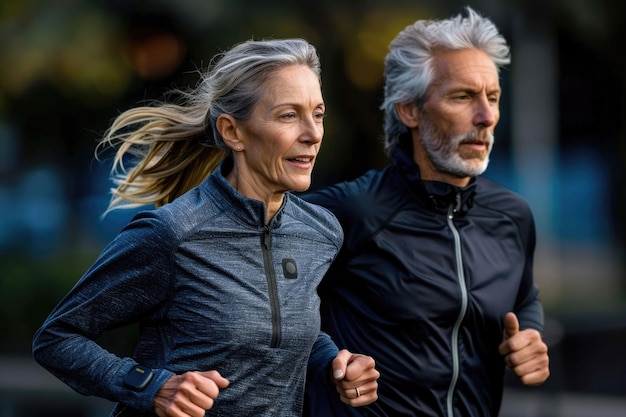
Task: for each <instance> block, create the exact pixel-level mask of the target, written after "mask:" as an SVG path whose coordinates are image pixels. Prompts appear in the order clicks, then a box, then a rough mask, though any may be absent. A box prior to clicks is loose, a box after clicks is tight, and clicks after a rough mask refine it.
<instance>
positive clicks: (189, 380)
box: [153, 371, 229, 417]
mask: <svg viewBox="0 0 626 417" xmlns="http://www.w3.org/2000/svg"><path fill="white" fill-rule="evenodd" d="M228 384H229V382H228V380H227V379H225V378H222V376H221V375H220V374H219V372H217V371H207V372H185V373H184V374H182V375H175V376H173V377H171V378H170V379H168V380H167V381H166V382H165V384H163V386H162V387H161V389H160V390H159V392H157V395H156V397H155V398H154V402H153V407H154V410H155V412H156V414H157V415H158V416H159V417H204V415H205V413H206V410H209V409H210V408H212V407H213V403H214V401H215V399H216V398H217V396H218V395H219V393H220V389H224V388H226V387H227V386H228Z"/></svg>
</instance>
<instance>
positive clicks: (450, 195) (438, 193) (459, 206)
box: [393, 149, 476, 215]
mask: <svg viewBox="0 0 626 417" xmlns="http://www.w3.org/2000/svg"><path fill="white" fill-rule="evenodd" d="M393 160H394V163H395V164H396V165H397V166H398V168H399V169H400V172H401V173H402V176H403V177H404V178H405V180H406V181H407V183H408V184H409V187H410V189H411V191H412V192H413V193H415V194H416V196H417V197H418V198H419V199H420V200H423V201H425V202H426V204H427V205H429V206H430V207H431V208H433V209H434V210H436V211H440V212H448V211H449V210H450V209H453V210H455V213H456V214H457V215H458V214H460V215H463V214H465V213H467V211H468V210H470V209H471V208H472V206H473V205H474V195H475V194H476V178H472V179H471V180H470V182H469V184H468V185H467V186H465V187H462V188H461V187H455V186H453V185H451V184H448V183H445V182H440V181H424V180H422V179H421V177H420V170H419V166H418V165H417V164H416V163H415V161H413V159H411V158H410V157H409V156H408V155H407V154H406V153H405V152H404V151H402V150H401V149H396V150H395V151H394V153H393Z"/></svg>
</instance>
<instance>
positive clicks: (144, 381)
mask: <svg viewBox="0 0 626 417" xmlns="http://www.w3.org/2000/svg"><path fill="white" fill-rule="evenodd" d="M153 376H154V372H152V369H150V368H147V367H145V366H143V365H135V366H133V369H131V370H130V371H129V372H128V373H127V374H126V378H124V384H125V385H126V386H127V387H129V388H132V389H134V390H135V391H141V390H143V389H144V388H145V387H147V386H148V384H149V383H150V381H151V380H152V377H153Z"/></svg>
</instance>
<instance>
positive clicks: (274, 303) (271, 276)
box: [261, 225, 281, 348]
mask: <svg viewBox="0 0 626 417" xmlns="http://www.w3.org/2000/svg"><path fill="white" fill-rule="evenodd" d="M261 249H262V251H263V263H264V265H265V277H266V279H267V290H268V296H269V299H270V310H271V313H272V337H271V340H270V347H272V348H277V347H278V346H279V345H280V339H281V331H280V328H281V321H280V303H279V302H278V288H277V286H276V271H275V270H274V264H273V263H272V235H271V232H270V226H269V225H265V230H264V232H263V235H262V236H261Z"/></svg>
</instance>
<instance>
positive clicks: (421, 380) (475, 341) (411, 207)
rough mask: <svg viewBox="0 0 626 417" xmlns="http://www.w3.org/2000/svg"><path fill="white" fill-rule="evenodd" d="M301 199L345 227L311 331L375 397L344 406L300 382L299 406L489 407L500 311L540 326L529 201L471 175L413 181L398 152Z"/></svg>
mask: <svg viewBox="0 0 626 417" xmlns="http://www.w3.org/2000/svg"><path fill="white" fill-rule="evenodd" d="M303 197H304V198H305V199H306V200H308V201H310V202H313V203H317V204H320V205H322V206H324V207H327V208H328V209H330V210H331V211H332V212H333V213H334V214H335V215H336V216H337V218H338V219H339V221H340V222H341V224H342V226H343V229H344V234H345V240H344V246H343V248H342V250H341V252H340V254H339V256H338V258H337V260H336V261H335V262H334V263H333V265H332V266H331V268H330V270H329V271H328V273H327V274H326V276H325V277H324V279H323V281H322V284H321V286H320V288H319V293H320V296H321V298H322V307H321V308H322V330H324V331H326V332H327V333H328V334H329V335H330V336H331V337H332V338H333V340H334V341H335V342H336V343H337V346H339V348H347V349H350V350H351V351H353V352H361V353H365V354H368V355H371V356H372V357H373V358H374V359H375V360H376V366H377V369H378V370H379V371H380V373H381V377H380V379H379V381H378V382H379V392H378V393H379V399H378V401H376V402H375V403H373V404H372V405H369V406H366V407H359V408H354V409H352V408H350V407H344V406H342V405H341V404H337V403H336V400H335V397H336V393H333V394H335V396H334V397H333V396H332V395H331V396H327V394H328V391H327V389H326V390H325V389H324V388H323V387H322V386H321V384H320V386H318V385H316V383H315V382H314V381H309V387H308V388H307V389H308V393H307V402H308V407H309V410H308V415H310V416H315V417H321V416H324V417H328V416H332V415H367V416H389V417H403V416H411V417H415V416H420V417H426V416H428V417H430V416H433V417H434V416H437V417H495V416H497V415H498V411H499V408H500V403H501V400H502V389H503V377H504V369H505V365H504V361H503V357H502V356H501V355H500V354H499V353H498V346H499V345H500V343H501V342H502V336H503V317H504V315H505V314H506V313H507V312H509V311H513V312H515V313H516V314H517V316H518V319H519V321H520V328H521V329H524V328H534V329H537V330H539V331H540V332H541V331H542V330H543V312H542V307H541V304H540V301H539V299H538V298H537V294H538V290H537V288H536V286H535V285H534V283H533V274H532V268H533V254H534V249H535V226H534V221H533V216H532V214H531V211H530V209H529V207H528V204H527V203H526V202H525V201H524V200H523V199H522V198H521V197H520V196H519V195H517V194H515V193H513V192H511V191H509V190H507V189H506V188H504V187H502V186H500V185H498V184H496V183H494V182H492V181H490V180H487V179H485V178H482V177H477V178H473V179H472V181H471V183H470V184H469V185H468V186H467V187H464V188H457V187H453V186H451V185H448V184H445V183H441V182H430V181H422V180H421V179H420V176H419V169H418V167H417V165H416V164H415V163H414V162H413V161H412V160H411V159H410V158H409V157H408V156H407V155H406V154H404V153H403V152H402V151H400V150H397V151H396V152H395V154H394V163H393V164H391V165H389V166H388V167H386V168H384V169H382V170H372V171H369V172H367V173H366V174H365V175H363V176H361V177H359V178H357V179H356V180H354V181H351V182H344V183H341V184H337V185H334V186H332V187H329V188H326V189H323V190H321V191H318V192H315V193H311V194H308V195H305V196H303ZM332 401H335V403H334V404H330V403H329V402H332ZM327 404H330V405H328V406H329V407H334V408H335V410H334V411H331V410H330V409H328V408H326V407H327Z"/></svg>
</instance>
